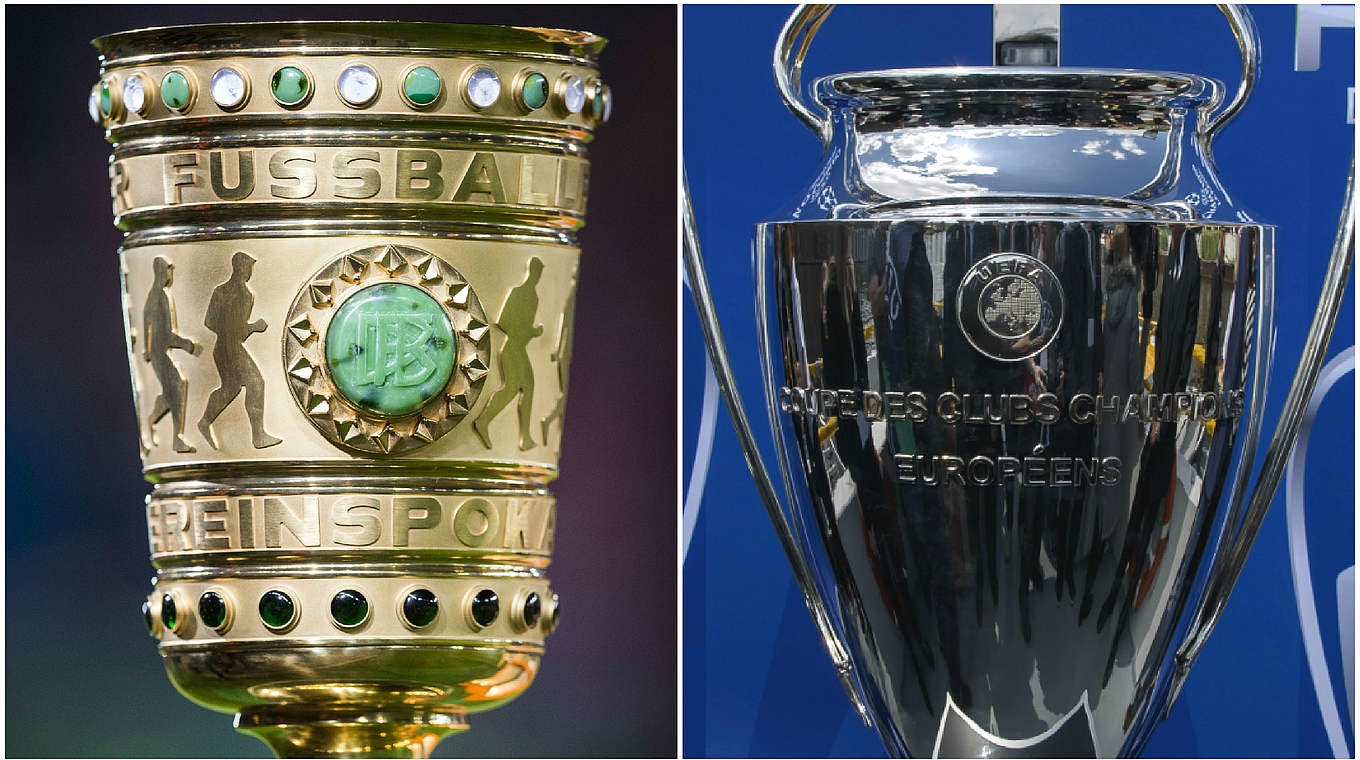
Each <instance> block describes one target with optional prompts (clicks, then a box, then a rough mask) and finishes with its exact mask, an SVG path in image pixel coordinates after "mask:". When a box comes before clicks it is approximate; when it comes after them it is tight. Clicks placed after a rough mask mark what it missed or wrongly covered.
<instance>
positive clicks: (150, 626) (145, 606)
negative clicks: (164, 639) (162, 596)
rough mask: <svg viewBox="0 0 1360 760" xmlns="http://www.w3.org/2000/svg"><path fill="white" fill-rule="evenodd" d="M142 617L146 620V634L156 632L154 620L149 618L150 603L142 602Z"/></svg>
mask: <svg viewBox="0 0 1360 760" xmlns="http://www.w3.org/2000/svg"><path fill="white" fill-rule="evenodd" d="M142 617H143V618H145V619H146V630H147V632H148V633H155V632H156V620H155V618H153V617H151V602H149V601H144V602H142Z"/></svg>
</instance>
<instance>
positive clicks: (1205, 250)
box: [685, 6, 1354, 757]
mask: <svg viewBox="0 0 1360 760" xmlns="http://www.w3.org/2000/svg"><path fill="white" fill-rule="evenodd" d="M1220 8H1221V9H1222V11H1223V13H1224V15H1225V16H1226V18H1227V20H1228V23H1229V25H1230V27H1231V29H1232V31H1233V33H1234V35H1235V36H1236V38H1237V42H1238V45H1239V47H1240V50H1241V56H1242V81H1241V83H1240V85H1239V86H1238V88H1237V91H1236V94H1235V96H1234V97H1232V99H1231V100H1230V101H1229V102H1228V103H1227V105H1226V106H1222V107H1220V106H1221V105H1222V103H1223V101H1224V100H1225V97H1224V96H1225V94H1226V93H1227V90H1226V88H1225V87H1224V86H1223V85H1222V84H1221V83H1219V82H1217V81H1214V80H1211V79H1207V78H1205V77H1201V76H1194V75H1189V74H1177V73H1167V72H1159V71H1134V70H1102V69H1075V68H1061V67H1056V64H1057V58H1058V55H1057V51H1058V46H1057V42H1058V24H1057V14H1056V7H1054V6H1048V7H1043V6H1028V7H1024V6H1006V7H1003V6H997V9H996V11H995V21H996V23H995V29H994V37H995V42H996V44H995V55H996V63H997V64H998V65H996V66H994V67H991V68H936V69H900V70H891V71H873V72H863V73H850V74H840V75H835V76H829V77H825V78H822V79H819V80H817V81H816V82H814V83H813V85H812V87H811V96H812V97H811V100H810V101H807V100H804V99H803V98H802V97H801V96H800V94H799V89H800V87H799V74H800V68H801V65H802V61H803V57H804V55H805V54H806V53H807V51H808V48H809V45H810V43H811V40H812V37H813V35H814V33H815V32H816V30H817V28H818V26H819V25H820V24H821V23H822V21H823V20H825V18H826V17H827V14H828V13H829V12H830V6H802V7H800V8H799V9H798V10H797V11H795V13H794V14H793V16H792V17H791V18H790V19H789V22H788V23H787V24H786V26H785V28H784V30H783V32H782V34H781V35H780V37H779V40H778V43H777V46H776V50H775V56H774V72H775V80H776V83H777V86H778V89H779V92H780V94H781V96H782V97H783V99H784V102H785V104H786V105H787V106H788V107H789V109H790V110H792V111H793V112H794V114H795V115H797V116H798V117H799V118H800V119H801V120H802V121H803V122H804V123H806V124H807V126H808V127H810V128H811V129H812V131H813V132H814V133H815V134H816V135H817V136H818V137H819V138H820V139H821V141H822V143H823V146H824V154H823V159H822V165H821V167H820V168H819V170H818V172H817V174H816V176H815V178H814V179H813V180H812V182H811V183H810V184H809V185H808V186H807V188H806V190H805V191H804V192H803V193H802V195H801V196H800V197H799V200H797V201H796V202H795V204H794V206H793V208H792V211H790V212H789V213H788V214H787V215H786V216H785V218H782V219H777V220H772V221H767V222H765V223H762V224H759V225H757V226H756V235H755V246H754V251H755V257H754V264H755V273H756V293H755V298H756V314H757V320H758V322H759V324H758V326H757V327H758V329H757V333H758V336H759V340H760V345H759V346H758V350H759V353H760V357H761V360H762V365H763V370H764V377H765V388H764V395H763V399H762V400H763V402H764V406H765V408H766V411H767V412H768V414H769V418H770V421H771V432H772V434H773V436H774V438H775V440H776V442H777V444H778V445H777V446H776V449H777V451H778V465H777V469H776V472H777V474H775V475H773V476H772V475H771V474H770V472H771V470H769V469H767V468H766V467H765V465H764V464H763V463H762V462H761V461H760V456H759V454H758V452H757V448H756V443H755V432H754V430H753V429H752V426H751V424H750V422H749V420H748V418H747V416H746V412H745V409H744V408H743V406H742V404H741V400H740V397H739V394H738V392H737V388H736V384H735V381H734V379H733V375H732V372H731V367H730V362H729V360H728V356H727V351H726V347H725V345H724V343H723V339H722V334H721V331H720V329H719V327H718V322H717V314H716V311H715V308H714V304H713V300H712V296H711V293H710V291H709V287H708V282H707V277H706V275H705V273H704V269H703V263H702V258H701V256H700V253H699V245H698V240H697V237H696V234H695V232H694V224H693V218H692V214H691V213H690V210H689V206H688V203H687V202H686V204H685V212H686V225H685V227H686V230H685V263H686V267H687V272H688V275H689V279H690V284H691V287H692V289H693V291H694V293H695V297H696V301H697V305H698V311H699V315H700V321H701V324H702V325H703V328H704V331H705V338H706V340H707V343H708V348H709V353H710V358H711V359H712V361H713V365H714V367H715V371H716V374H717V378H718V382H719V386H720V387H721V388H722V390H723V393H724V396H725V399H726V401H727V404H728V410H729V412H730V413H731V416H732V418H733V421H734V423H735V427H736V429H737V432H738V435H739V437H740V439H741V441H742V445H743V448H744V449H745V452H746V456H747V459H748V463H749V464H750V466H751V469H752V472H753V474H754V475H755V478H756V482H757V485H758V487H759V490H760V492H761V495H762V499H763V501H764V502H765V506H766V508H767V510H768V511H769V513H770V517H771V520H772V521H773V523H774V525H775V528H776V531H777V533H778V534H779V538H780V540H781V542H782V544H783V548H784V550H785V553H786V554H787V556H788V559H789V562H790V564H791V565H792V567H793V570H794V573H795V575H796V577H797V580H798V582H799V585H800V587H801V589H802V592H803V595H804V597H805V599H806V600H807V603H808V607H809V609H810V610H811V612H812V615H813V618H814V620H815V622H816V624H817V626H818V629H819V631H820V633H821V636H822V638H823V640H824V641H825V644H826V646H827V649H828V650H829V652H830V654H831V658H832V660H833V663H834V665H835V667H836V669H837V671H838V673H839V675H840V677H841V681H842V683H843V685H844V686H845V689H846V691H847V693H848V694H849V696H850V698H851V700H852V701H853V702H854V704H855V705H856V707H857V708H858V710H859V712H860V714H861V716H862V717H863V718H864V719H865V721H866V722H867V723H869V724H870V725H872V727H873V728H875V729H876V730H877V731H878V733H879V734H880V736H881V737H882V739H883V742H884V744H885V745H886V747H887V749H888V751H889V752H891V753H892V754H894V755H899V756H906V755H910V756H936V757H984V756H995V757H1102V756H1113V755H1121V756H1123V755H1134V754H1137V753H1138V752H1139V750H1140V749H1141V748H1142V747H1143V745H1144V744H1145V743H1146V741H1147V739H1148V737H1149V734H1150V732H1151V730H1152V729H1153V727H1154V726H1155V724H1156V723H1157V721H1158V720H1159V718H1161V717H1162V716H1164V715H1165V714H1166V711H1167V710H1168V709H1169V708H1170V706H1171V704H1172V703H1173V702H1174V700H1175V697H1176V694H1177V693H1178V691H1179V689H1180V687H1181V686H1182V684H1183V683H1184V679H1185V677H1186V675H1187V673H1188V670H1189V668H1190V666H1191V665H1192V664H1193V662H1194V660H1195V657H1196V655H1197V654H1198V652H1199V651H1200V648H1201V647H1202V645H1203V644H1204V641H1205V638H1206V637H1207V635H1208V634H1209V632H1210V631H1211V630H1212V629H1213V627H1214V624H1215V622H1216V621H1217V620H1218V618H1219V615H1220V613H1221V612H1222V610H1223V607H1224V604H1225V603H1226V600H1227V598H1228V595H1229V593H1230V592H1231V590H1232V588H1233V585H1234V583H1235V582H1236V580H1237V577H1238V574H1239V573H1240V571H1241V568H1242V566H1243V563H1244V561H1245V558H1246V555H1247V552H1248V550H1249V549H1250V547H1251V544H1252V541H1253V539H1254V538H1255V536H1256V533H1257V531H1258V529H1259V528H1260V525H1261V522H1262V519H1263V517H1264V515H1265V511H1266V509H1267V507H1268V506H1269V504H1270V502H1271V498H1272V496H1273V494H1274V491H1275V487H1276V485H1277V483H1278V481H1279V479H1280V475H1281V472H1282V470H1283V467H1284V464H1285V461H1286V458H1287V455H1288V453H1289V450H1290V448H1291V446H1292V444H1293V440H1294V437H1295V435H1296V433H1297V431H1298V428H1299V424H1300V420H1301V417H1302V414H1303V411H1304V408H1305V405H1306V402H1307V400H1308V398H1309V396H1310V394H1311V393H1312V390H1313V387H1314V384H1315V381H1316V379H1317V374H1318V370H1319V367H1320V365H1321V363H1322V359H1323V356H1324V354H1325V352H1326V348H1327V343H1328V340H1329V338H1330V335H1331V330H1332V326H1333V324H1334V323H1335V319H1336V316H1337V311H1338V308H1339V306H1340V302H1341V295H1342V292H1343V288H1344V285H1345V282H1346V279H1347V273H1348V271H1349V267H1350V264H1351V259H1352V257H1353V254H1354V237H1353V229H1352V228H1353V214H1352V204H1351V196H1352V191H1353V182H1354V180H1353V178H1354V160H1353V159H1352V172H1351V175H1352V180H1351V187H1348V188H1347V190H1346V203H1345V208H1344V210H1343V212H1342V218H1341V226H1340V230H1339V232H1338V234H1337V238H1336V243H1335V247H1334V249H1333V252H1332V256H1331V261H1330V264H1329V267H1328V270H1327V274H1326V280H1325V282H1324V284H1323V289H1322V296H1321V299H1320V303H1319V304H1318V308H1317V313H1316V315H1315V317H1314V321H1313V324H1312V327H1311V329H1310V332H1309V336H1308V340H1307V343H1306V348H1305V350H1304V354H1303V357H1302V359H1301V361H1300V364H1299V368H1298V371H1297V374H1296V375H1295V378H1294V382H1293V384H1292V386H1291V387H1290V388H1289V389H1288V398H1287V399H1286V402H1285V405H1284V411H1283V412H1282V414H1281V417H1280V420H1279V421H1278V423H1277V425H1276V428H1275V431H1274V434H1273V435H1272V436H1271V438H1270V439H1269V441H1268V443H1264V445H1265V452H1266V453H1265V458H1264V463H1263V464H1262V466H1261V467H1260V468H1259V470H1257V469H1256V468H1254V467H1253V462H1254V461H1255V460H1256V454H1257V453H1258V449H1259V448H1260V446H1261V445H1262V444H1263V439H1262V437H1261V428H1262V423H1263V416H1264V409H1265V379H1266V378H1267V377H1269V374H1270V372H1269V370H1270V364H1271V360H1272V358H1273V357H1272V356H1271V346H1272V343H1271V340H1272V338H1271V336H1272V325H1273V311H1272V310H1273V297H1272V272H1273V267H1274V261H1273V257H1274V253H1273V239H1274V230H1273V228H1272V227H1271V226H1270V225H1266V224H1262V223H1259V222H1257V221H1254V220H1253V219H1251V218H1250V217H1249V216H1248V215H1247V214H1246V213H1245V212H1244V211H1242V210H1241V209H1240V208H1238V207H1236V206H1235V205H1234V203H1233V201H1232V199H1231V197H1230V195H1229V194H1228V193H1227V192H1226V191H1225V190H1224V189H1223V187H1222V186H1221V184H1220V182H1219V179H1218V175H1217V172H1216V170H1215V166H1214V162H1213V158H1212V147H1213V140H1214V137H1215V135H1216V134H1218V132H1219V131H1220V130H1221V129H1222V128H1223V127H1224V125H1225V124H1226V123H1227V122H1228V121H1229V120H1230V119H1231V118H1232V117H1233V116H1234V115H1236V114H1237V113H1238V112H1239V111H1240V110H1241V109H1242V107H1243V106H1244V104H1245V102H1246V100H1247V96H1248V94H1249V93H1250V92H1251V89H1252V85H1253V83H1254V81H1255V78H1256V72H1257V69H1258V62H1259V50H1258V46H1259V43H1258V41H1257V35H1256V30H1255V27H1254V25H1253V23H1252V21H1251V18H1250V16H1249V15H1248V14H1247V12H1246V11H1245V10H1244V9H1242V8H1240V7H1237V6H1220ZM1016 64H1018V65H1016ZM940 167H948V168H949V171H941V170H940ZM1253 474H1255V476H1256V477H1255V479H1254V480H1253V478H1252V475H1253ZM776 479H779V480H780V481H782V486H783V491H784V492H785V493H786V494H787V498H788V503H787V506H785V505H783V504H781V502H780V498H779V496H778V493H777V490H776V486H775V480H776Z"/></svg>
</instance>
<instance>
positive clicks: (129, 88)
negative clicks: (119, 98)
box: [123, 77, 146, 113]
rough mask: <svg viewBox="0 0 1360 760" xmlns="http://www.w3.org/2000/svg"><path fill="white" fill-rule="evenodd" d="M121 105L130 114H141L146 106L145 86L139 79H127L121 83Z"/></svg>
mask: <svg viewBox="0 0 1360 760" xmlns="http://www.w3.org/2000/svg"><path fill="white" fill-rule="evenodd" d="M123 105H125V106H127V110H128V111H129V112H130V113H141V112H142V106H144V105H146V86H145V85H143V84H142V78H141V77H128V80H127V81H126V82H124V83H123Z"/></svg>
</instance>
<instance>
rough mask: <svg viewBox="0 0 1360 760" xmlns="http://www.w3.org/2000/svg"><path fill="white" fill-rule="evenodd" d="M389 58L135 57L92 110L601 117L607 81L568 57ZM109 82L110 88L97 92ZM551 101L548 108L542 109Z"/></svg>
mask: <svg viewBox="0 0 1360 760" xmlns="http://www.w3.org/2000/svg"><path fill="white" fill-rule="evenodd" d="M396 62H397V61H395V60H384V59H378V58H374V59H368V60H362V61H356V60H354V57H353V56H347V57H340V56H329V57H308V58H307V59H306V60H305V61H304V60H303V59H297V60H296V61H295V62H288V63H284V64H279V63H278V62H275V63H274V64H273V65H272V66H269V67H268V68H266V66H267V65H268V63H269V62H268V61H266V60H258V59H249V58H244V59H232V60H230V62H219V63H216V64H213V63H212V62H210V61H206V60H204V61H199V60H189V61H185V62H182V63H169V64H153V65H143V66H137V67H135V68H127V69H122V70H119V72H118V75H117V76H116V77H115V78H113V79H112V80H111V79H110V78H107V77H106V78H105V79H104V80H101V82H100V83H99V85H97V89H96V91H95V95H94V96H93V97H92V98H91V103H92V106H91V109H90V110H91V118H92V119H94V120H95V122H96V123H103V124H106V125H107V126H109V127H111V128H114V127H119V126H128V125H132V124H136V123H142V122H155V121H160V120H163V119H175V118H180V117H183V116H198V117H208V118H213V117H222V116H224V115H225V114H241V115H252V116H254V115H257V114H270V113H273V114H276V115H277V114H281V113H286V112H289V111H305V112H307V113H317V114H324V113H330V114H335V115H354V114H355V111H356V110H360V111H366V112H372V113H375V114H387V115H394V116H395V115H402V114H404V115H408V116H413V115H415V114H422V115H429V116H458V115H465V116H477V117H479V118H488V117H489V118H496V119H502V118H503V119H511V120H518V119H526V118H527V119H532V120H534V121H536V122H541V121H544V120H549V121H553V122H560V123H563V124H564V125H579V126H582V127H587V128H590V127H596V126H599V125H600V124H603V123H604V122H606V121H608V119H609V114H610V106H611V103H610V102H609V101H610V97H609V88H608V87H606V86H604V85H603V84H602V83H601V82H600V81H599V80H598V79H596V78H595V77H594V75H593V72H592V71H590V70H589V69H586V68H582V67H579V66H574V65H572V64H570V63H564V64H562V65H556V66H554V65H543V66H541V67H540V66H535V67H533V68H526V67H523V66H519V65H516V64H515V63H514V62H512V61H507V62H504V63H501V62H473V61H470V60H466V59H432V60H426V61H418V62H410V63H407V64H406V65H404V66H401V67H398V68H394V64H395V63H396ZM196 82H203V83H204V87H205V88H206V89H207V93H208V97H206V98H203V99H202V100H203V101H206V102H199V100H200V99H198V98H196V97H195V94H196V93H195V89H196V87H197V84H196ZM252 82H253V83H256V84H255V86H252ZM110 86H112V87H116V88H117V89H116V90H113V91H111V92H110V93H109V94H108V97H105V96H104V93H103V90H104V89H105V88H107V87H110ZM257 90H258V91H257ZM549 103H553V104H554V106H553V108H551V109H548V110H546V111H544V110H541V109H543V108H544V107H545V106H547V105H549ZM120 104H123V105H124V107H121V108H120ZM96 114H97V115H96Z"/></svg>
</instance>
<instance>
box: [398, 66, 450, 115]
mask: <svg viewBox="0 0 1360 760" xmlns="http://www.w3.org/2000/svg"><path fill="white" fill-rule="evenodd" d="M443 87H444V84H443V82H442V81H440V79H439V74H437V73H436V72H435V70H434V69H432V68H430V67H429V66H417V67H415V68H414V69H411V70H410V71H408V72H407V73H406V79H404V80H403V81H402V83H401V90H402V92H403V93H405V94H406V99H407V100H409V101H411V102H412V103H414V104H415V105H418V106H428V105H429V104H431V103H433V102H434V101H435V98H437V97H439V91H440V90H441V89H443Z"/></svg>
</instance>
